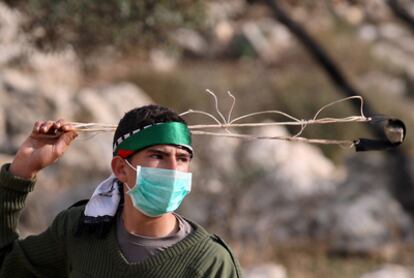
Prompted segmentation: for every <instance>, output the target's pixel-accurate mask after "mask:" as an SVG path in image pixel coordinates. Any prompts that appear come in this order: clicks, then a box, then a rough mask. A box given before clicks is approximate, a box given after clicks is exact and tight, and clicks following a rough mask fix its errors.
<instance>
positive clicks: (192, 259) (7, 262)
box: [0, 164, 241, 278]
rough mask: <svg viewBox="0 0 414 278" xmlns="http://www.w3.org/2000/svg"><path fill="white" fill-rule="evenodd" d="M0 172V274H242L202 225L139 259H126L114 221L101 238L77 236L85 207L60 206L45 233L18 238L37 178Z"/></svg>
mask: <svg viewBox="0 0 414 278" xmlns="http://www.w3.org/2000/svg"><path fill="white" fill-rule="evenodd" d="M8 167H9V165H8V164H6V165H3V167H2V169H1V171H0V277H13V278H17V277H100V278H103V277H191V278H195V277H241V271H240V267H239V264H238V262H237V260H236V259H235V258H234V256H233V255H232V253H231V252H230V250H229V248H228V247H227V246H226V245H225V244H224V243H223V242H222V241H221V240H220V239H219V238H218V237H216V236H213V235H210V234H209V233H207V232H206V231H205V230H204V229H203V228H202V227H201V226H199V225H197V224H195V223H191V224H192V225H193V227H194V231H193V232H192V233H191V234H190V235H188V236H187V237H186V238H185V239H183V240H182V241H180V242H178V243H177V244H175V245H173V246H171V247H169V248H167V249H166V250H165V251H163V252H160V253H159V254H157V255H155V256H152V257H149V258H147V259H145V260H144V261H142V262H139V263H128V262H127V260H126V259H125V257H124V256H123V255H122V253H121V251H120V248H119V246H118V242H117V239H116V225H113V227H112V229H111V231H110V233H109V234H108V235H107V236H106V237H105V238H103V239H98V238H96V237H94V236H82V237H79V238H78V237H74V235H73V234H74V233H73V232H74V229H75V228H76V226H77V224H78V221H79V217H80V215H81V213H82V212H83V209H84V207H83V206H80V207H72V208H69V209H67V210H64V211H62V212H61V213H59V215H58V216H57V217H56V218H55V219H54V221H53V223H52V224H51V226H50V227H49V228H48V229H47V230H46V231H45V232H43V233H41V234H39V235H36V236H29V237H27V238H25V239H21V240H20V239H18V234H17V232H16V226H17V222H18V219H19V215H20V212H21V210H22V209H23V207H24V204H25V199H26V196H27V194H28V193H29V192H30V191H32V190H33V188H34V183H35V182H34V181H29V180H24V179H19V178H17V177H14V176H12V175H11V174H10V173H9V172H8Z"/></svg>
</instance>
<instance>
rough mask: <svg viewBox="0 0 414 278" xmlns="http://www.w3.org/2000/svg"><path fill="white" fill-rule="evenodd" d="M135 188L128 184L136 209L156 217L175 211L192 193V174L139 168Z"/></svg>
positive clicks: (129, 193)
mask: <svg viewBox="0 0 414 278" xmlns="http://www.w3.org/2000/svg"><path fill="white" fill-rule="evenodd" d="M126 162H127V164H128V165H129V166H130V167H131V168H132V169H134V170H135V171H136V172H137V178H136V182H135V186H134V187H133V188H130V187H129V186H128V185H127V184H125V185H126V186H127V188H128V189H129V190H128V192H127V193H128V195H129V196H130V197H131V199H132V203H133V205H134V207H135V208H136V209H138V210H139V211H141V212H142V213H143V214H145V215H147V216H150V217H156V216H160V215H163V214H165V213H168V212H172V211H175V210H176V209H177V208H178V207H179V206H180V204H181V202H182V201H183V199H184V197H185V196H186V195H187V194H188V193H189V192H190V191H191V173H187V172H182V171H176V170H169V169H161V168H148V167H141V166H137V168H136V169H135V168H134V167H133V166H132V165H131V164H130V163H129V162H128V161H127V160H126Z"/></svg>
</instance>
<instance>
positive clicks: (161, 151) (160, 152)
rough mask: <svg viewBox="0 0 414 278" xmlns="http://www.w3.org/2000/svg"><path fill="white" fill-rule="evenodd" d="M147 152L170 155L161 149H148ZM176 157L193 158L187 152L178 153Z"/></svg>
mask: <svg viewBox="0 0 414 278" xmlns="http://www.w3.org/2000/svg"><path fill="white" fill-rule="evenodd" d="M147 152H150V153H157V154H163V155H170V153H169V152H166V151H163V150H160V149H148V150H147ZM176 156H191V155H190V154H189V153H188V152H187V151H184V150H183V152H177V153H176Z"/></svg>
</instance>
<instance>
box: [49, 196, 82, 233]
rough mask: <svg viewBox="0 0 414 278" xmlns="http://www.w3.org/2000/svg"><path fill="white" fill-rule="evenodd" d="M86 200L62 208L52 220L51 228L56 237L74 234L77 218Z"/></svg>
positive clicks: (79, 216)
mask: <svg viewBox="0 0 414 278" xmlns="http://www.w3.org/2000/svg"><path fill="white" fill-rule="evenodd" d="M85 204H86V202H84V201H83V200H82V201H79V202H77V203H75V204H73V205H71V206H70V207H69V208H67V209H64V210H62V211H61V212H60V213H59V214H58V215H57V216H56V217H55V219H54V220H53V222H52V225H51V229H52V230H53V231H54V232H55V233H56V234H57V236H58V237H64V236H68V235H72V234H74V231H75V229H76V227H77V226H78V223H79V219H80V218H81V215H82V214H83V211H84V209H85Z"/></svg>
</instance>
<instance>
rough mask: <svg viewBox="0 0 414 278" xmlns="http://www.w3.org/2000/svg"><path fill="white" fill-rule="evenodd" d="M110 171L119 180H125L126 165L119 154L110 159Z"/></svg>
mask: <svg viewBox="0 0 414 278" xmlns="http://www.w3.org/2000/svg"><path fill="white" fill-rule="evenodd" d="M111 167H112V172H113V173H114V175H115V176H116V177H117V179H118V180H120V181H121V182H126V181H127V172H126V169H125V167H128V165H127V164H126V162H125V160H124V159H123V158H122V157H120V156H115V157H114V158H112V161H111Z"/></svg>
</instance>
